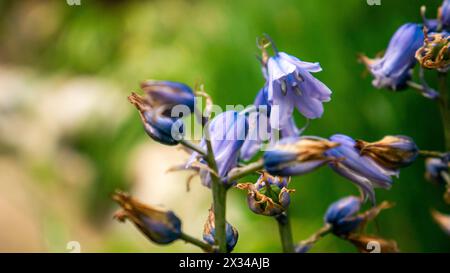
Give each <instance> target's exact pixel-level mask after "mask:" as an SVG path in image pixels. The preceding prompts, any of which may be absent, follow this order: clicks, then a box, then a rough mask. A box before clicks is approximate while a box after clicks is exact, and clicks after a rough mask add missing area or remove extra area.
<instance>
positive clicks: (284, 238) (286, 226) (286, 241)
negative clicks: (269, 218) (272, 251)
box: [275, 212, 295, 253]
mask: <svg viewBox="0 0 450 273" xmlns="http://www.w3.org/2000/svg"><path fill="white" fill-rule="evenodd" d="M275 219H276V220H277V222H278V230H279V232H280V239H281V245H282V247H283V252H284V253H294V252H295V247H294V242H293V239H292V230H291V223H290V219H289V215H288V214H287V212H285V213H283V214H280V215H279V216H277V217H276V218H275Z"/></svg>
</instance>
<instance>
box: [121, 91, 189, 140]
mask: <svg viewBox="0 0 450 273" xmlns="http://www.w3.org/2000/svg"><path fill="white" fill-rule="evenodd" d="M128 100H129V101H130V102H131V103H132V104H134V105H135V106H136V108H137V109H138V110H139V114H140V116H141V120H142V123H143V124H144V129H145V131H146V132H147V134H148V135H149V136H150V137H151V138H152V139H153V140H155V141H157V142H160V143H162V144H166V145H176V144H178V140H180V139H181V135H182V134H183V122H182V120H181V119H178V118H172V117H170V116H166V115H165V114H164V113H161V112H158V110H156V109H154V108H152V106H151V104H149V102H148V100H147V99H146V98H144V97H141V96H139V95H138V94H136V93H132V94H131V95H130V96H129V97H128Z"/></svg>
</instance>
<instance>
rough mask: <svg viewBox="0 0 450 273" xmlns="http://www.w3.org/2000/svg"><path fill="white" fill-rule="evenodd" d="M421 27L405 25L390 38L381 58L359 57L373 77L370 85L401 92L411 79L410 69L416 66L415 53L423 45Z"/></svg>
mask: <svg viewBox="0 0 450 273" xmlns="http://www.w3.org/2000/svg"><path fill="white" fill-rule="evenodd" d="M423 41H424V34H423V30H422V25H420V24H413V23H407V24H404V25H402V26H401V27H400V28H399V29H398V30H397V31H396V32H395V34H394V35H393V36H392V38H391V41H390V42H389V45H388V48H387V50H386V53H385V54H384V56H383V57H382V58H376V59H369V58H367V57H366V56H362V57H361V61H362V62H363V63H364V64H365V65H366V66H367V68H368V69H369V71H370V72H371V74H372V75H373V77H374V80H373V81H372V84H373V85H374V86H375V87H376V88H387V89H391V90H401V89H404V88H406V87H407V81H409V80H410V79H411V74H412V73H411V69H412V68H413V67H414V65H415V64H416V58H415V54H416V51H417V50H418V49H419V48H420V47H421V46H422V45H423Z"/></svg>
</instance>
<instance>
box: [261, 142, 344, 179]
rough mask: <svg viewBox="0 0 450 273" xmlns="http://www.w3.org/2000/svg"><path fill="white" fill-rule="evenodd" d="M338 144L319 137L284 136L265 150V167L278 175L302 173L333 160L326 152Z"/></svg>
mask: <svg viewBox="0 0 450 273" xmlns="http://www.w3.org/2000/svg"><path fill="white" fill-rule="evenodd" d="M337 145H339V144H338V143H335V142H331V141H328V140H326V139H323V138H318V137H308V136H304V137H288V138H284V139H282V140H280V141H279V142H278V143H276V144H275V145H274V146H273V147H271V148H270V149H269V150H267V151H266V152H264V156H263V157H264V168H265V169H266V170H267V172H268V173H270V174H271V175H276V176H293V175H302V174H305V173H308V172H311V171H313V170H314V169H316V168H318V167H320V166H323V165H324V164H326V163H327V162H329V161H330V160H332V158H330V157H327V156H326V155H325V152H326V151H327V150H329V149H331V148H333V147H336V146H337Z"/></svg>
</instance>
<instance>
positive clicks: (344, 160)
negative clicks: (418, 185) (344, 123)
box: [325, 134, 398, 204]
mask: <svg viewBox="0 0 450 273" xmlns="http://www.w3.org/2000/svg"><path fill="white" fill-rule="evenodd" d="M330 140H331V141H332V142H336V143H340V145H339V146H337V147H335V148H333V149H329V150H327V151H326V152H325V155H327V156H329V157H334V158H336V160H333V161H330V162H329V163H328V164H329V166H330V167H331V168H332V169H333V170H334V171H335V172H337V173H338V174H340V175H342V176H343V177H345V178H347V179H349V180H350V181H352V182H354V183H355V184H356V185H357V186H359V187H360V189H361V190H362V192H363V193H364V195H365V196H367V197H368V198H369V199H370V200H371V201H372V203H373V204H375V203H376V202H375V192H374V188H375V187H380V188H384V189H389V188H390V187H391V185H392V183H393V181H392V178H391V176H397V175H398V171H396V170H390V169H387V168H385V167H383V166H380V165H379V164H378V163H377V162H375V161H374V160H373V159H372V158H370V157H367V156H364V155H361V153H360V150H358V149H357V148H356V141H355V140H354V139H352V138H351V137H348V136H345V135H339V134H338V135H333V136H332V137H330Z"/></svg>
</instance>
